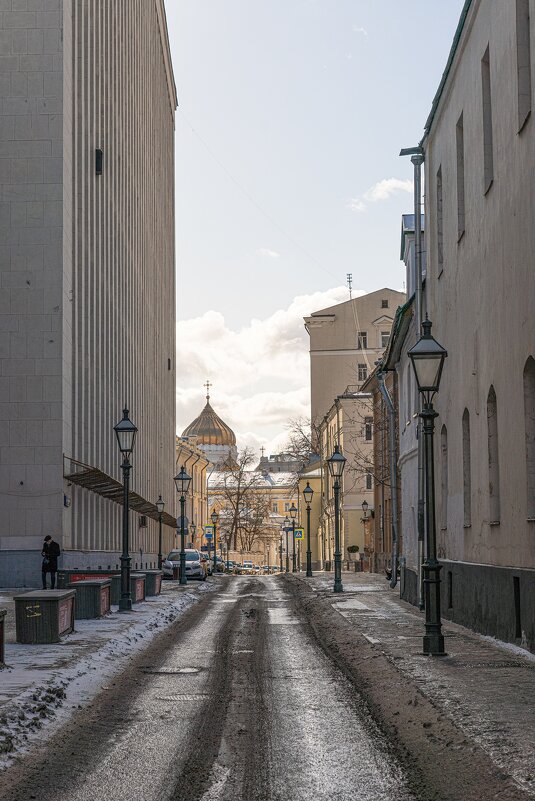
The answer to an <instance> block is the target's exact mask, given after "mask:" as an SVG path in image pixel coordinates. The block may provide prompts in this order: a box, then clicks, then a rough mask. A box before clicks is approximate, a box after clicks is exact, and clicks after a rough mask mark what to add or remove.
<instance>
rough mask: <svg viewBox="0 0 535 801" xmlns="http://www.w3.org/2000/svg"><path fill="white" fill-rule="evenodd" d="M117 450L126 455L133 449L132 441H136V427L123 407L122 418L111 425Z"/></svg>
mask: <svg viewBox="0 0 535 801" xmlns="http://www.w3.org/2000/svg"><path fill="white" fill-rule="evenodd" d="M113 430H114V431H115V436H116V437H117V442H118V444H119V450H120V451H121V453H124V454H125V455H126V456H127V455H128V454H130V453H132V451H133V450H134V443H135V441H136V434H137V428H136V426H135V425H134V423H133V422H132V421H131V420H130V418H129V417H128V409H123V419H122V420H120V421H119V422H118V423H117V425H115V426H114V427H113Z"/></svg>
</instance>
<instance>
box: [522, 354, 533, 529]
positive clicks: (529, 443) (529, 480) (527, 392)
mask: <svg viewBox="0 0 535 801" xmlns="http://www.w3.org/2000/svg"><path fill="white" fill-rule="evenodd" d="M524 425H525V431H526V490H527V513H528V517H529V518H533V519H535V359H533V357H532V356H530V357H529V359H528V360H527V362H526V365H525V367H524Z"/></svg>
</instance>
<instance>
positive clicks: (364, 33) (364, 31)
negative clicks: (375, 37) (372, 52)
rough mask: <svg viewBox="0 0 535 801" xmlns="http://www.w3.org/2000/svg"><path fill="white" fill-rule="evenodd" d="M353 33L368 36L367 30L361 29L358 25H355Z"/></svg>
mask: <svg viewBox="0 0 535 801" xmlns="http://www.w3.org/2000/svg"><path fill="white" fill-rule="evenodd" d="M353 32H354V33H361V34H362V35H363V36H367V35H368V31H367V30H366V28H362V27H359V26H358V25H353Z"/></svg>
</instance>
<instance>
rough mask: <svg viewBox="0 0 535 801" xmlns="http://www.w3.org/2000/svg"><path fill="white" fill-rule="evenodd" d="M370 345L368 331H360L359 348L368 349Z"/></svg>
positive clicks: (358, 336) (358, 335)
mask: <svg viewBox="0 0 535 801" xmlns="http://www.w3.org/2000/svg"><path fill="white" fill-rule="evenodd" d="M367 347H368V332H367V331H359V332H358V334H357V348H358V350H366V349H367Z"/></svg>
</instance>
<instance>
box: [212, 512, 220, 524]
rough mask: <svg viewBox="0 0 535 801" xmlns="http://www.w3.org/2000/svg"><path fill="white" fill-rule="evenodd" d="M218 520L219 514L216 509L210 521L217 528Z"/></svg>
mask: <svg viewBox="0 0 535 801" xmlns="http://www.w3.org/2000/svg"><path fill="white" fill-rule="evenodd" d="M218 519H219V515H218V514H217V512H216V511H215V509H214V511H213V512H212V514H211V515H210V520H211V521H212V523H213V524H214V526H215V524H216V523H217V521H218Z"/></svg>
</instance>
